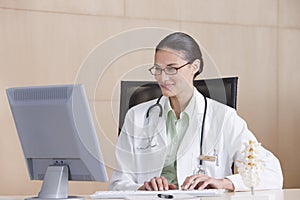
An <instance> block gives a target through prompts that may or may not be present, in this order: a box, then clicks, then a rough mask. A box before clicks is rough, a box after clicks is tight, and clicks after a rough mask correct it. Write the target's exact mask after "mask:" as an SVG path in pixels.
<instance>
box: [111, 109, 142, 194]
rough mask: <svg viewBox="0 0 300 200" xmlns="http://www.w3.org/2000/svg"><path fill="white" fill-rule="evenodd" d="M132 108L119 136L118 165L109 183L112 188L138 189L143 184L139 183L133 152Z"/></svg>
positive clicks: (116, 157) (116, 152) (116, 156)
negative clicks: (131, 133)
mask: <svg viewBox="0 0 300 200" xmlns="http://www.w3.org/2000/svg"><path fill="white" fill-rule="evenodd" d="M133 120H134V119H133V115H132V112H131V110H129V111H128V113H127V115H126V117H125V122H124V125H123V127H122V131H121V134H120V136H119V138H118V141H117V144H116V151H115V159H116V161H115V162H116V166H115V169H114V171H113V174H112V177H111V179H110V183H109V189H110V190H137V189H138V188H139V187H140V186H141V185H140V184H137V176H136V174H135V173H134V171H135V157H134V154H133V142H132V140H133V138H132V135H130V132H131V131H133V127H132V126H131V124H132V121H133Z"/></svg>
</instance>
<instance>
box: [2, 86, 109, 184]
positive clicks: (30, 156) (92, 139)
mask: <svg viewBox="0 0 300 200" xmlns="http://www.w3.org/2000/svg"><path fill="white" fill-rule="evenodd" d="M6 92H7V96H8V100H9V103H10V107H11V111H12V114H13V118H14V121H15V125H16V129H17V132H18V135H19V139H20V142H21V145H22V149H23V152H24V157H25V160H26V164H27V168H28V171H29V175H30V178H31V179H33V180H44V179H45V178H46V176H48V177H49V176H51V175H49V174H48V175H47V174H46V171H47V169H49V167H61V166H64V167H65V168H66V169H67V179H68V180H76V181H100V182H106V181H107V180H108V178H107V173H106V169H105V165H104V162H103V158H102V154H101V151H100V146H99V143H98V138H97V134H96V131H95V127H94V123H93V119H92V116H91V113H90V109H89V104H88V100H87V96H86V93H85V89H84V87H83V85H80V84H79V85H59V86H34V87H18V88H9V89H7V90H6ZM49 170H51V169H49ZM54 171H55V170H54ZM47 173H49V172H47ZM52 173H53V172H51V174H52ZM55 173H56V172H55ZM55 173H54V174H55ZM53 176H56V175H53ZM47 179H49V178H47ZM50 179H53V177H50ZM44 181H45V180H44ZM43 184H45V183H43ZM51 184H52V185H53V184H54V185H55V184H56V183H51ZM42 188H43V186H42Z"/></svg>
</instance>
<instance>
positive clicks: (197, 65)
mask: <svg viewBox="0 0 300 200" xmlns="http://www.w3.org/2000/svg"><path fill="white" fill-rule="evenodd" d="M200 64H201V61H200V60H199V59H196V60H194V61H193V62H192V68H193V73H194V74H195V73H197V72H198V71H199V68H200Z"/></svg>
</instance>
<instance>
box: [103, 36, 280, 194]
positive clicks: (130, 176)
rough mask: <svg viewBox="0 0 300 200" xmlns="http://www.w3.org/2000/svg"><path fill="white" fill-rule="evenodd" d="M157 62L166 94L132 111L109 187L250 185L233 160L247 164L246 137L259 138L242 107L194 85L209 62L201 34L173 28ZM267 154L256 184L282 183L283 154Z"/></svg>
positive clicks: (262, 155)
mask: <svg viewBox="0 0 300 200" xmlns="http://www.w3.org/2000/svg"><path fill="white" fill-rule="evenodd" d="M154 63H155V64H154V66H153V67H152V68H150V69H149V71H150V73H151V74H152V75H154V77H155V79H156V80H157V82H158V84H159V86H160V89H161V91H162V94H163V96H162V97H161V98H159V99H155V100H151V101H149V102H145V103H141V104H139V105H137V106H135V107H133V108H131V109H130V110H129V111H128V113H127V114H126V117H125V122H124V125H123V127H122V131H121V134H120V136H119V138H118V142H117V145H116V169H115V170H114V172H113V175H112V177H111V180H110V185H109V188H110V189H112V190H169V189H183V190H188V189H205V188H217V189H227V190H230V191H241V190H248V188H247V187H246V186H245V185H244V183H243V181H242V178H241V175H240V174H232V170H231V165H232V163H233V162H234V163H235V164H236V165H237V168H238V169H239V167H240V164H239V162H238V160H243V153H242V152H243V150H244V148H245V144H246V143H247V142H248V141H249V140H252V141H256V138H255V136H254V135H253V134H252V133H251V132H250V131H249V130H248V128H247V125H246V123H245V121H244V120H243V119H241V118H240V117H239V116H238V115H237V113H236V111H235V110H234V109H232V108H230V107H228V106H226V105H223V104H221V103H218V102H216V101H214V100H212V99H209V98H205V97H204V96H203V95H202V94H201V93H200V92H199V91H197V89H195V88H194V86H193V80H194V78H195V77H196V76H197V75H198V74H200V73H201V72H202V69H203V59H202V53H201V51H200V48H199V46H198V44H197V43H196V41H195V40H194V39H193V38H192V37H190V36H189V35H187V34H185V33H180V32H176V33H173V34H170V35H168V36H167V37H165V38H164V39H163V40H162V41H161V42H160V43H159V44H158V45H157V47H156V51H155V56H154ZM259 157H260V159H261V160H263V162H264V169H263V171H262V173H261V177H260V179H261V183H260V185H259V186H258V187H256V189H279V188H282V184H283V177H282V172H281V167H280V163H279V161H278V159H277V158H276V157H275V156H274V155H273V154H272V153H271V152H269V151H268V150H266V149H265V148H263V147H259ZM200 158H201V159H200Z"/></svg>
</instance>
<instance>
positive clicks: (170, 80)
mask: <svg viewBox="0 0 300 200" xmlns="http://www.w3.org/2000/svg"><path fill="white" fill-rule="evenodd" d="M187 62H188V61H187V60H185V59H183V55H182V54H180V52H178V51H175V50H171V49H163V50H158V51H157V52H156V54H155V57H154V63H155V64H156V65H159V66H160V67H161V68H162V69H165V68H166V67H167V66H168V67H174V68H179V67H181V66H183V65H184V64H186V63H187ZM197 70H198V69H197V68H195V67H193V64H187V65H186V66H184V67H182V68H181V69H179V70H178V71H177V74H174V75H168V74H166V73H165V72H164V71H162V73H161V74H160V75H155V79H156V80H157V82H158V84H159V86H160V88H161V91H162V94H163V95H164V96H167V97H173V96H178V95H184V94H185V93H186V90H187V89H191V88H193V80H194V74H195V73H196V71H197Z"/></svg>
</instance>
